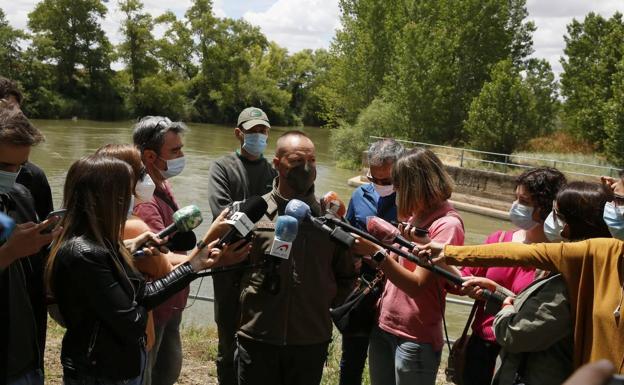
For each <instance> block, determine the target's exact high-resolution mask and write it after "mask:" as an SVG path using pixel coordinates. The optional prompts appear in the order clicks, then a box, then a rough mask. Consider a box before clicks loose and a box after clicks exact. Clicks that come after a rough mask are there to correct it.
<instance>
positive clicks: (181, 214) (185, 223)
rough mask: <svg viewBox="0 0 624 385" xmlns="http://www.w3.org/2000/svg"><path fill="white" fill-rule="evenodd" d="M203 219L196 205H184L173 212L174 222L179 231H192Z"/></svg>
mask: <svg viewBox="0 0 624 385" xmlns="http://www.w3.org/2000/svg"><path fill="white" fill-rule="evenodd" d="M203 220H204V219H203V218H202V214H201V211H200V210H199V207H197V206H195V205H190V206H186V207H182V208H181V209H179V210H178V211H176V212H175V213H173V222H174V223H175V225H176V226H175V227H176V230H177V231H182V232H185V231H191V230H193V229H194V228H196V227H197V226H199V225H200V224H201V223H202V221H203Z"/></svg>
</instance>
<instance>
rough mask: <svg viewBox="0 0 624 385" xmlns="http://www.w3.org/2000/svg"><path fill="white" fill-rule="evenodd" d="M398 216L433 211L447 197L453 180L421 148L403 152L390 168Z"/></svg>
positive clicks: (427, 151)
mask: <svg viewBox="0 0 624 385" xmlns="http://www.w3.org/2000/svg"><path fill="white" fill-rule="evenodd" d="M392 181H393V183H394V187H395V189H396V191H397V199H396V201H397V208H398V210H399V215H400V216H404V217H408V216H410V215H414V214H417V213H423V212H425V211H426V210H427V209H430V208H434V207H437V206H438V205H440V204H442V203H444V202H445V201H446V200H447V199H449V198H450V197H451V194H452V193H453V186H454V183H453V179H452V178H451V176H450V175H449V174H448V172H447V171H446V169H445V168H444V165H443V164H442V161H441V160H440V158H438V157H437V156H436V154H434V153H433V151H431V150H428V149H426V148H424V147H415V148H413V149H411V150H409V151H407V152H405V153H404V154H403V155H402V156H401V157H400V158H399V159H397V161H396V162H395V163H394V166H393V167H392Z"/></svg>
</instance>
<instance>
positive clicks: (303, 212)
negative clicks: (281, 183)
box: [285, 199, 355, 248]
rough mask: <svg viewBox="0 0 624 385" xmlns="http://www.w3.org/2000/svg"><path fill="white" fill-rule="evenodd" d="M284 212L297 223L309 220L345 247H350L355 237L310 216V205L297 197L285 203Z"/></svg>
mask: <svg viewBox="0 0 624 385" xmlns="http://www.w3.org/2000/svg"><path fill="white" fill-rule="evenodd" d="M285 213H286V215H290V216H292V217H294V218H295V219H297V221H298V222H299V223H301V222H304V221H307V222H311V223H312V224H313V225H314V226H316V227H317V228H319V229H321V230H323V231H325V232H326V233H328V234H329V236H330V238H331V239H332V240H333V241H336V242H338V243H339V244H341V245H343V246H345V247H347V248H351V247H352V246H353V244H354V242H355V238H354V237H353V236H352V235H351V234H349V233H347V232H346V231H344V230H342V229H341V228H339V227H336V228H331V227H329V226H327V224H325V223H324V222H323V220H321V219H319V218H315V217H314V216H312V212H311V210H310V206H308V204H307V203H305V202H302V201H300V200H298V199H291V200H290V201H289V202H288V204H287V205H286V209H285ZM336 220H337V219H336Z"/></svg>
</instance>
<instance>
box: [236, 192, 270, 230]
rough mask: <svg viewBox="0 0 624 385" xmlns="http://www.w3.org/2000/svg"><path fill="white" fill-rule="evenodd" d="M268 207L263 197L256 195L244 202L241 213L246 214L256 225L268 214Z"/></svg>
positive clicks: (241, 205)
mask: <svg viewBox="0 0 624 385" xmlns="http://www.w3.org/2000/svg"><path fill="white" fill-rule="evenodd" d="M268 207H269V205H268V204H267V203H266V201H265V200H264V199H262V197H259V196H257V195H255V196H252V197H250V198H248V199H246V200H245V201H243V202H242V203H241V204H240V209H239V211H240V212H242V213H245V215H247V218H249V220H250V221H252V222H253V223H256V222H258V221H259V220H260V218H262V216H263V215H264V213H266V210H267V208H268Z"/></svg>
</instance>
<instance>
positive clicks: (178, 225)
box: [132, 205, 204, 258]
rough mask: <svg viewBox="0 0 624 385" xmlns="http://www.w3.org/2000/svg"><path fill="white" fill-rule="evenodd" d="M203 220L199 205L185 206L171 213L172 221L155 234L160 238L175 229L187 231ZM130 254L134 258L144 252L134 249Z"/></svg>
mask: <svg viewBox="0 0 624 385" xmlns="http://www.w3.org/2000/svg"><path fill="white" fill-rule="evenodd" d="M203 220H204V219H203V218H202V215H201V211H200V210H199V207H197V206H195V205H189V206H185V207H182V208H181V209H179V210H178V211H176V212H175V213H173V223H172V224H170V225H169V226H167V227H165V228H164V229H162V230H161V231H160V232H159V233H158V234H156V235H157V236H158V238H161V239H162V238H165V237H167V236H169V235H171V234H173V233H174V232H176V231H178V232H188V231H191V230H193V229H194V228H196V227H197V226H199V225H200V224H201V223H202V221H203ZM193 236H194V235H193ZM174 238H175V237H174ZM172 241H173V239H172ZM132 256H133V257H135V258H141V257H144V256H145V253H144V252H143V250H136V251H135V252H134V253H132Z"/></svg>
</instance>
